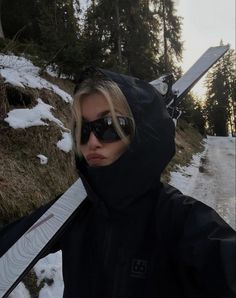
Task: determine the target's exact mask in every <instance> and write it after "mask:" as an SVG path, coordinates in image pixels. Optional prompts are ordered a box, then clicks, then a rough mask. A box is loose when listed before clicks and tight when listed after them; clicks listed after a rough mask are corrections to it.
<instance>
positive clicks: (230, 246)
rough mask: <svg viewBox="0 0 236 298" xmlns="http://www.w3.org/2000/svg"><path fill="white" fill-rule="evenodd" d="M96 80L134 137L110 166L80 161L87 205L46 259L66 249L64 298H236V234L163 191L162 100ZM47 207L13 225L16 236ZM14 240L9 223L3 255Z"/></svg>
mask: <svg viewBox="0 0 236 298" xmlns="http://www.w3.org/2000/svg"><path fill="white" fill-rule="evenodd" d="M98 71H101V72H102V73H103V75H104V76H105V77H106V78H107V79H109V80H113V81H115V82H116V83H117V84H118V85H119V87H120V89H121V90H122V92H123V93H124V95H125V96H126V98H127V100H128V103H129V105H130V108H131V110H132V113H133V115H134V119H135V123H136V132H135V136H134V139H133V140H132V142H131V144H130V146H129V148H128V150H127V151H126V152H125V153H124V154H123V155H122V156H121V157H120V158H119V159H118V160H117V161H115V162H114V163H113V164H111V165H109V166H105V167H96V168H95V167H88V166H87V164H86V162H85V160H84V159H79V158H77V160H76V164H77V168H78V171H79V173H80V176H81V178H82V180H83V183H84V185H85V188H86V190H87V193H88V198H87V199H86V200H85V201H84V202H83V204H82V206H81V207H80V208H79V209H78V210H77V212H76V216H74V218H73V220H72V221H71V222H70V224H69V225H68V226H67V228H66V230H65V231H64V233H63V234H62V235H61V236H60V238H59V239H58V240H57V242H56V243H55V244H54V246H53V247H52V248H51V251H50V252H52V251H56V250H58V249H62V254H63V277H64V283H65V289H64V297H65V298H95V297H96V298H98V297H102V298H195V297H196V298H197V297H198V298H210V297H212V298H233V297H236V234H235V232H234V230H233V229H232V228H230V227H229V226H228V225H227V224H226V223H225V222H224V221H223V220H222V219H221V218H220V217H219V216H218V215H217V213H216V212H215V211H214V210H212V209H211V208H210V207H208V206H206V205H204V204H203V203H201V202H199V201H197V200H195V199H193V198H191V197H188V196H184V195H183V194H181V192H180V191H178V190H177V189H175V188H173V187H171V186H169V185H166V184H163V183H161V182H160V175H161V172H162V171H163V169H164V168H165V166H166V165H167V164H168V162H169V161H170V159H171V158H172V156H173V155H174V152H175V144H174V137H175V128H174V123H173V121H172V119H171V118H170V117H169V115H168V112H167V111H166V108H165V105H164V102H163V101H162V98H161V97H160V95H159V94H158V93H157V91H156V90H155V88H153V87H152V86H151V85H150V84H148V83H146V82H144V81H141V80H138V79H135V78H132V77H127V76H123V75H118V74H115V73H112V72H109V71H104V70H98ZM49 205H50V204H49ZM49 205H48V206H45V207H42V208H41V209H39V210H38V211H36V212H35V213H34V214H33V215H31V216H29V217H27V218H24V219H23V220H21V221H20V222H18V225H17V226H18V228H17V229H18V234H20V232H23V231H24V230H26V228H28V227H29V225H30V224H32V223H33V222H34V221H36V220H37V218H38V217H39V216H40V215H41V214H42V213H43V212H44V211H45V210H46V209H47V208H48V207H49ZM14 233H16V225H14V224H13V225H11V226H10V227H8V228H7V229H5V231H3V232H2V236H1V247H2V248H3V247H5V249H6V246H7V245H8V246H9V245H10V242H12V240H11V241H9V240H7V239H13V238H14V237H9V235H11V234H12V235H13V234H14ZM2 239H3V241H2ZM3 243H4V244H3ZM6 243H8V244H6ZM2 244H3V245H2ZM3 250H4V248H3V249H2V250H1V249H0V253H3Z"/></svg>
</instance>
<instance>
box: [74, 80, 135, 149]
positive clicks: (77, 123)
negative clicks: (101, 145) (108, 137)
mask: <svg viewBox="0 0 236 298" xmlns="http://www.w3.org/2000/svg"><path fill="white" fill-rule="evenodd" d="M94 93H95V94H96V93H97V94H101V95H103V96H104V98H105V99H106V100H107V103H108V105H109V108H110V112H111V117H112V119H113V121H114V125H115V129H116V131H117V133H118V135H119V136H120V138H121V140H122V141H123V142H124V143H125V144H127V145H128V144H129V143H130V139H131V138H132V137H133V135H134V131H135V123H134V117H133V114H132V112H131V109H130V107H129V104H128V102H127V100H126V97H125V96H124V94H123V93H122V91H121V89H120V88H119V86H118V85H117V84H116V83H115V82H113V81H108V80H101V79H96V80H94V79H86V80H84V81H83V82H82V83H81V85H80V87H79V89H78V91H77V92H76V93H75V95H74V101H73V103H72V135H73V139H74V150H75V152H76V153H77V154H79V155H81V152H80V138H81V126H82V115H81V100H82V99H83V98H85V97H86V96H89V95H91V94H94ZM117 112H119V113H121V114H122V116H125V117H129V118H130V119H131V120H132V122H133V127H132V133H131V135H130V136H128V137H127V136H126V135H125V134H124V133H123V131H122V129H121V127H120V124H119V122H118V120H117V117H116V116H117Z"/></svg>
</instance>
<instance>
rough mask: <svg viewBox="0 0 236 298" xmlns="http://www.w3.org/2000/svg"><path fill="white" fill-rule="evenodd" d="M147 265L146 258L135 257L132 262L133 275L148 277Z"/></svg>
mask: <svg viewBox="0 0 236 298" xmlns="http://www.w3.org/2000/svg"><path fill="white" fill-rule="evenodd" d="M147 265H148V262H147V261H146V260H138V259H133V260H132V264H131V276H132V277H136V278H146V277H147Z"/></svg>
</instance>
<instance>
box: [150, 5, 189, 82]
mask: <svg viewBox="0 0 236 298" xmlns="http://www.w3.org/2000/svg"><path fill="white" fill-rule="evenodd" d="M174 5H175V4H174V1H173V0H157V1H154V6H155V7H156V9H157V13H158V17H159V20H160V23H161V31H160V40H161V49H162V51H161V53H160V57H159V67H160V68H161V70H162V71H163V72H165V73H169V72H171V73H173V74H174V76H175V78H178V77H179V76H180V74H181V69H180V68H179V67H177V66H176V65H177V63H178V62H180V61H181V60H182V51H183V42H182V41H181V32H182V31H181V25H182V22H181V17H178V16H177V15H176V10H175V6H174Z"/></svg>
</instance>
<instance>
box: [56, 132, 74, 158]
mask: <svg viewBox="0 0 236 298" xmlns="http://www.w3.org/2000/svg"><path fill="white" fill-rule="evenodd" d="M72 144H73V141H72V136H71V133H70V132H62V139H61V140H60V141H58V142H57V147H58V148H59V149H61V150H62V151H64V152H66V153H68V152H69V151H70V150H72Z"/></svg>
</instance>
